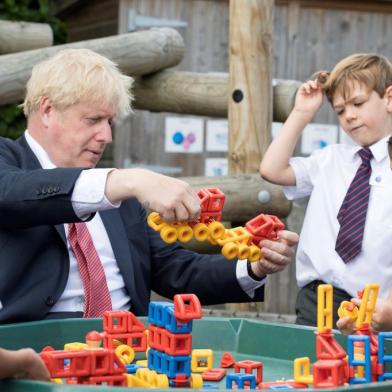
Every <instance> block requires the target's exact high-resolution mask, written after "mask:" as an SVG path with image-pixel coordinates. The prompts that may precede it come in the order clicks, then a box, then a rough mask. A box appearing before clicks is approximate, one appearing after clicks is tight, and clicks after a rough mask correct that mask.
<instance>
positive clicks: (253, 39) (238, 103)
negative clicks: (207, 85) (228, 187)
mask: <svg viewBox="0 0 392 392" xmlns="http://www.w3.org/2000/svg"><path fill="white" fill-rule="evenodd" d="M273 4H274V2H273V0H231V1H230V51H229V59H230V75H229V106H228V107H229V116H228V117H229V153H228V159H229V173H230V174H236V173H255V172H257V171H258V168H259V164H260V160H261V157H262V153H263V151H265V149H266V148H267V146H268V145H269V143H270V140H271V136H270V134H271V123H272V76H271V63H272V61H271V46H272V11H273Z"/></svg>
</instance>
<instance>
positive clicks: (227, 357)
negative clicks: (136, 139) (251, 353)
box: [220, 352, 235, 368]
mask: <svg viewBox="0 0 392 392" xmlns="http://www.w3.org/2000/svg"><path fill="white" fill-rule="evenodd" d="M234 363H235V360H234V357H233V355H232V354H231V353H229V352H225V353H223V355H222V359H221V362H220V365H221V367H223V368H231V367H233V366H234Z"/></svg>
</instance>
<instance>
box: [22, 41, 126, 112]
mask: <svg viewBox="0 0 392 392" xmlns="http://www.w3.org/2000/svg"><path fill="white" fill-rule="evenodd" d="M132 84H133V79H132V78H131V77H129V76H126V75H124V74H122V73H121V72H120V71H119V69H118V68H117V65H116V64H115V63H113V62H112V61H111V60H109V59H108V58H106V57H104V56H101V55H100V54H98V53H96V52H93V51H92V50H89V49H65V50H62V51H60V52H58V53H57V54H56V55H54V56H53V57H50V58H49V59H47V60H44V61H42V62H41V63H38V64H36V65H35V66H34V67H33V70H32V75H31V77H30V79H29V81H28V82H27V86H26V98H25V100H24V102H23V104H22V105H21V106H22V107H23V111H24V114H25V115H26V117H29V115H30V114H32V113H34V112H36V111H37V110H38V108H39V105H40V102H41V99H42V98H43V97H48V98H49V99H50V101H51V102H52V104H53V106H54V107H55V108H56V109H58V110H60V111H61V110H65V109H67V108H68V107H70V106H72V105H74V104H76V103H79V102H84V103H91V104H98V103H99V104H102V103H104V104H107V105H108V106H110V107H111V108H113V109H114V110H115V111H116V113H117V116H123V115H126V114H128V113H129V112H131V110H132V109H131V101H132V99H133V97H132V94H131V87H132Z"/></svg>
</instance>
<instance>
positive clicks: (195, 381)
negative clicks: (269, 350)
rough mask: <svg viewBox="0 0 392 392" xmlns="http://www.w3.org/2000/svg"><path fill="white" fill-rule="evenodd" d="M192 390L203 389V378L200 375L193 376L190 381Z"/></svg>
mask: <svg viewBox="0 0 392 392" xmlns="http://www.w3.org/2000/svg"><path fill="white" fill-rule="evenodd" d="M190 384H191V388H193V389H201V388H203V378H202V376H201V375H200V374H191V380H190Z"/></svg>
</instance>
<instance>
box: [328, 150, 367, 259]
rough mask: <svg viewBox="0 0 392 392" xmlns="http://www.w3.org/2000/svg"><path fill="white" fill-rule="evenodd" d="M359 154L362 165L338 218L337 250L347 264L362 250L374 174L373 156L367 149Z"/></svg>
mask: <svg viewBox="0 0 392 392" xmlns="http://www.w3.org/2000/svg"><path fill="white" fill-rule="evenodd" d="M358 154H359V156H360V157H361V159H362V163H361V165H360V166H359V168H358V170H357V173H356V174H355V177H354V179H353V180H352V182H351V184H350V187H349V188H348V191H347V194H346V196H345V198H344V200H343V203H342V205H341V207H340V210H339V213H338V216H337V218H338V221H339V224H340V230H339V234H338V238H337V239H336V246H335V250H336V252H337V253H338V254H339V256H340V257H341V259H342V260H343V261H344V262H345V263H347V262H349V261H350V260H352V259H353V258H354V257H355V256H357V255H358V254H359V252H360V251H361V249H362V239H363V231H364V228H365V221H366V213H367V208H368V204H369V195H370V184H369V179H370V175H371V174H372V168H371V166H370V160H371V159H372V157H373V154H372V152H371V151H370V150H369V148H367V147H365V148H362V149H361V150H359V151H358Z"/></svg>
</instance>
